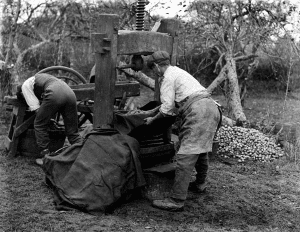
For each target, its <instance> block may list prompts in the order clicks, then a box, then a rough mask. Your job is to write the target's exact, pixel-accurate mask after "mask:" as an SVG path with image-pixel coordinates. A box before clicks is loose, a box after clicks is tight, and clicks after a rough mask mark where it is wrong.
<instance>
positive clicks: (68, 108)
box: [60, 90, 82, 144]
mask: <svg viewBox="0 0 300 232" xmlns="http://www.w3.org/2000/svg"><path fill="white" fill-rule="evenodd" d="M66 94H67V97H66V103H65V106H64V107H63V108H62V109H61V111H60V112H61V114H62V117H63V120H64V124H65V132H66V135H67V138H68V140H69V142H70V144H74V143H80V142H81V141H82V138H81V136H80V135H79V132H78V115H77V104H76V96H75V94H74V92H73V91H72V90H69V91H67V92H66Z"/></svg>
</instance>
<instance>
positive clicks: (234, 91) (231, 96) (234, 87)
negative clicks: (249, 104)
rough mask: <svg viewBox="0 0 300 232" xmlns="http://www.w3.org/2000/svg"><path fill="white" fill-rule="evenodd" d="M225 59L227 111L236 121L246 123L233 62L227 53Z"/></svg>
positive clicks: (230, 55)
mask: <svg viewBox="0 0 300 232" xmlns="http://www.w3.org/2000/svg"><path fill="white" fill-rule="evenodd" d="M225 59H226V64H227V70H228V72H227V79H228V103H229V105H228V107H229V111H231V112H232V114H233V116H234V118H235V119H236V120H237V121H240V122H244V121H246V116H245V114H244V112H243V108H242V105H241V99H240V91H239V84H238V79H237V73H236V64H235V60H234V59H233V57H232V54H231V53H227V54H226V56H225Z"/></svg>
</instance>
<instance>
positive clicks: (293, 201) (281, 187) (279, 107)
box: [0, 93, 300, 232]
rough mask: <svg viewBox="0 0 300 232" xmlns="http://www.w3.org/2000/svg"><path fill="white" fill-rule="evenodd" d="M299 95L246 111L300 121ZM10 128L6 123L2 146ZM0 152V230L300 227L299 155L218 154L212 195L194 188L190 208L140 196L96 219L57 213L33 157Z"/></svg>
mask: <svg viewBox="0 0 300 232" xmlns="http://www.w3.org/2000/svg"><path fill="white" fill-rule="evenodd" d="M293 96H295V97H291V96H289V97H288V98H287V99H286V100H285V97H284V94H283V93H273V94H271V93H265V94H259V95H255V94H252V95H251V98H248V100H247V101H246V104H245V112H246V115H247V117H248V118H249V119H250V120H252V121H261V120H266V121H267V122H269V123H270V122H272V121H284V122H299V121H300V114H299V113H300V104H299V100H298V98H297V93H293ZM219 100H220V101H222V98H220V99H219ZM6 133H7V132H6V128H5V125H3V124H2V130H1V133H0V136H1V139H0V144H1V142H2V141H3V137H4V136H5V134H6ZM0 152H1V155H0V190H1V191H0V197H1V201H0V231H138V232H140V231H147V232H148V231H211V232H212V231H217V232H218V231H220V232H225V231H232V232H233V231H234V232H237V231H249V232H250V231H251V232H254V231H255V232H257V231H258V232H259V231H270V232H273V231H274V232H282V231H295V232H296V231H300V223H299V221H300V197H299V196H300V182H299V173H300V169H299V163H298V161H297V160H298V159H297V157H298V156H299V155H298V154H290V155H289V156H286V157H284V158H282V159H281V160H277V161H275V162H273V163H265V164H262V163H253V162H252V163H251V162H249V163H243V164H241V163H235V162H224V160H223V159H221V158H219V157H217V158H216V159H215V160H214V161H212V162H211V166H210V172H209V179H208V185H209V189H208V192H207V193H206V194H204V195H194V194H192V193H189V196H188V200H187V202H186V207H185V211H183V212H179V213H171V212H165V211H161V210H158V209H154V208H152V207H151V205H150V202H149V201H147V200H145V199H141V198H139V199H135V200H132V201H130V202H127V203H124V204H122V205H121V206H120V207H118V208H117V209H116V210H115V211H114V212H112V213H111V214H107V215H102V216H92V215H89V214H85V213H82V212H77V211H68V212H58V211H56V210H55V207H54V205H53V195H52V191H51V190H50V189H48V188H47V187H46V185H45V184H44V174H43V171H42V170H41V169H40V168H39V167H37V166H35V165H34V162H33V161H34V159H32V158H30V157H16V158H13V159H8V158H7V156H6V152H5V150H4V148H3V144H2V146H1V151H0ZM295 157H296V158H295Z"/></svg>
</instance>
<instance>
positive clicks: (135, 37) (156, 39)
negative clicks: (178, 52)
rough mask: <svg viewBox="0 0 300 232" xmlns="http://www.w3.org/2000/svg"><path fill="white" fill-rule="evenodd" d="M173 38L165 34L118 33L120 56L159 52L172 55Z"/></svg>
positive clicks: (123, 31) (121, 31)
mask: <svg viewBox="0 0 300 232" xmlns="http://www.w3.org/2000/svg"><path fill="white" fill-rule="evenodd" d="M172 44H173V38H172V37H171V36H169V35H168V34H165V33H158V32H151V31H125V30H119V32H118V54H119V55H133V54H136V55H150V54H152V53H153V52H155V51H158V50H165V51H167V52H169V53H170V54H172V50H173V45H172Z"/></svg>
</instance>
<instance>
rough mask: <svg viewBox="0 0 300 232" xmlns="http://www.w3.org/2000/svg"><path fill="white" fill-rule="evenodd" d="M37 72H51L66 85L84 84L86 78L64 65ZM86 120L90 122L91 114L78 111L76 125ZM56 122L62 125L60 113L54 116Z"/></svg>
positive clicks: (80, 124)
mask: <svg viewBox="0 0 300 232" xmlns="http://www.w3.org/2000/svg"><path fill="white" fill-rule="evenodd" d="M38 73H48V74H51V75H53V76H55V77H57V78H59V79H62V80H63V81H65V82H66V83H67V84H68V85H79V84H86V83H87V81H86V79H85V78H84V77H83V76H82V75H81V74H80V73H79V72H77V71H76V70H74V69H72V68H68V67H65V66H50V67H48V68H45V69H42V70H41V71H39V72H38ZM86 120H89V121H91V122H92V116H91V115H90V114H87V113H80V112H78V126H79V127H81V126H82V125H83V124H84V122H85V121H86ZM55 121H56V122H57V123H59V124H60V125H62V123H63V121H62V118H61V117H60V115H59V114H58V115H57V116H56V120H55Z"/></svg>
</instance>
